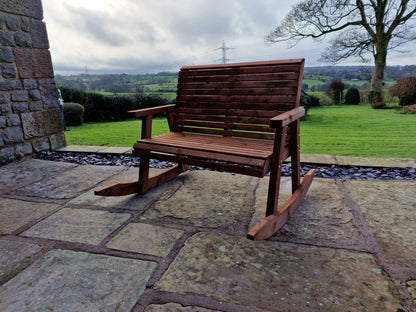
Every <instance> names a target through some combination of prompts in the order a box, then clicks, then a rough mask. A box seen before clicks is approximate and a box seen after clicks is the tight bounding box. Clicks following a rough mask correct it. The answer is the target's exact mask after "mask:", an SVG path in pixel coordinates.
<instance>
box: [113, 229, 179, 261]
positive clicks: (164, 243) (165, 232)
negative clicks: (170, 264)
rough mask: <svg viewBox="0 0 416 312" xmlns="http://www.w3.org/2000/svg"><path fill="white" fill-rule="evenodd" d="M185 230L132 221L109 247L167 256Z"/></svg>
mask: <svg viewBox="0 0 416 312" xmlns="http://www.w3.org/2000/svg"><path fill="white" fill-rule="evenodd" d="M184 233H185V232H184V231H182V230H177V229H172V228H166V227H161V226H156V225H151V224H144V223H130V224H128V225H127V226H126V227H125V228H124V229H122V230H121V231H120V233H119V234H118V235H117V236H116V237H114V238H113V239H112V240H111V241H110V242H109V243H108V244H107V247H108V248H112V249H117V250H124V251H132V252H138V253H142V254H148V255H153V256H159V257H166V256H167V255H168V254H169V252H170V251H171V250H172V248H173V246H174V245H175V244H176V242H177V241H178V239H179V238H180V237H181V236H182V235H183V234H184Z"/></svg>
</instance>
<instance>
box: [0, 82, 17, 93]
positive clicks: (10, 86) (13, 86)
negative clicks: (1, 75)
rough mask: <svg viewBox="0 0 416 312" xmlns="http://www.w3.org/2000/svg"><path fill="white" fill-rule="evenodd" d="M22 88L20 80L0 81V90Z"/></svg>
mask: <svg viewBox="0 0 416 312" xmlns="http://www.w3.org/2000/svg"><path fill="white" fill-rule="evenodd" d="M13 90H22V83H21V82H20V80H3V81H0V91H13Z"/></svg>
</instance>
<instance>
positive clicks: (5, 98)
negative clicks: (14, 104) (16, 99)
mask: <svg viewBox="0 0 416 312" xmlns="http://www.w3.org/2000/svg"><path fill="white" fill-rule="evenodd" d="M9 102H10V94H9V93H6V92H2V93H1V94H0V104H9ZM0 115H1V110H0Z"/></svg>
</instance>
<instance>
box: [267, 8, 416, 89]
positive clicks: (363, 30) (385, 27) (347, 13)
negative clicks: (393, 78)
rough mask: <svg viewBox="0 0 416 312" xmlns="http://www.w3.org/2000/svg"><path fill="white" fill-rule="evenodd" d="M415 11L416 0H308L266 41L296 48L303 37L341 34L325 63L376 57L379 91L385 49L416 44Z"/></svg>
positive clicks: (373, 80) (375, 76) (326, 54)
mask: <svg viewBox="0 0 416 312" xmlns="http://www.w3.org/2000/svg"><path fill="white" fill-rule="evenodd" d="M415 13H416V0H306V1H302V2H300V3H298V4H296V5H294V6H293V7H292V9H291V11H290V12H289V13H288V14H287V15H286V16H285V18H284V19H283V21H282V22H281V24H280V25H279V26H278V27H277V28H276V29H275V30H274V31H273V32H271V33H270V34H269V35H267V36H266V41H267V42H269V43H275V42H282V41H286V42H288V44H289V46H290V47H293V46H294V45H296V44H297V43H298V42H299V41H300V40H302V39H305V38H313V39H316V40H322V39H324V38H325V35H327V34H330V33H335V32H337V36H336V37H334V38H333V39H331V41H330V46H329V47H328V48H327V49H326V50H325V51H324V52H323V53H322V59H323V60H324V61H329V62H332V63H337V62H339V61H341V60H343V59H346V58H349V57H357V58H358V59H360V60H362V61H369V60H368V58H367V56H368V55H372V56H373V58H374V65H375V68H374V72H373V74H372V77H371V88H372V89H374V90H381V88H382V86H383V78H384V70H385V68H386V61H387V51H389V50H393V49H397V48H398V47H399V46H402V45H404V44H406V43H408V42H410V41H412V40H416V31H415V27H416V23H415V17H416V14H415ZM401 52H404V51H401Z"/></svg>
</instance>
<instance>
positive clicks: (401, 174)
mask: <svg viewBox="0 0 416 312" xmlns="http://www.w3.org/2000/svg"><path fill="white" fill-rule="evenodd" d="M34 158H37V159H43V160H51V161H62V162H69V163H76V164H80V165H98V166H126V167H138V166H139V163H140V159H139V158H138V157H132V156H126V155H110V154H85V153H73V152H42V153H40V154H38V155H36V156H34ZM150 166H151V167H152V168H158V169H166V168H170V167H172V166H173V163H169V162H166V161H158V160H155V159H152V160H150ZM290 167H291V166H290V163H284V164H283V168H282V175H283V176H290ZM190 169H191V170H206V169H205V168H202V167H191V168H190ZM310 169H316V174H315V177H317V178H331V179H360V180H376V179H377V180H416V168H412V167H408V168H395V167H393V168H373V167H357V166H337V165H321V164H302V165H301V175H302V176H303V175H305V174H306V173H307V172H308V171H309V170H310Z"/></svg>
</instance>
